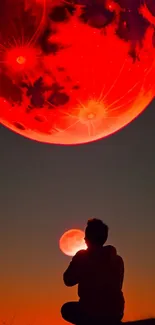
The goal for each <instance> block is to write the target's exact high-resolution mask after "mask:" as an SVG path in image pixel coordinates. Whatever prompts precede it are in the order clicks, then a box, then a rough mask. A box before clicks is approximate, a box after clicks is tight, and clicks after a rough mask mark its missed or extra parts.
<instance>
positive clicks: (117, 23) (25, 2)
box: [0, 0, 155, 145]
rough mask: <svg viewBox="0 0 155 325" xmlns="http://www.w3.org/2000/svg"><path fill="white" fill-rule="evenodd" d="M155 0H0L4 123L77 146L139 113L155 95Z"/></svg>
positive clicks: (0, 93) (35, 136) (27, 133)
mask: <svg viewBox="0 0 155 325" xmlns="http://www.w3.org/2000/svg"><path fill="white" fill-rule="evenodd" d="M147 1H148V0H146V3H147ZM151 1H152V0H149V3H152V7H151V6H147V5H146V3H145V5H143V6H140V1H124V0H113V1H112V0H96V2H95V1H92V0H72V1H71V0H68V1H61V0H53V1H52V0H51V1H49V0H17V1H14V0H6V1H5V2H4V3H3V1H2V3H1V2H0V123H1V124H3V125H4V126H6V127H7V128H9V129H10V130H12V131H14V132H16V133H18V134H20V135H22V136H24V137H27V138H29V139H33V140H36V141H40V142H44V143H52V144H63V145H72V144H80V143H87V142H91V141H95V140H98V139H101V138H104V137H106V136H108V135H110V134H112V133H114V132H116V131H118V130H119V129H121V128H122V127H124V126H125V125H127V124H128V123H130V122H131V121H132V120H133V119H135V118H136V117H137V116H138V115H139V114H140V113H141V112H142V111H143V110H144V109H145V108H146V107H147V106H148V104H149V103H150V102H151V101H152V99H153V98H154V94H155V78H154V75H155V32H154V26H155V18H153V17H154V16H153V11H151V10H153V9H154V7H153V6H154V4H153V2H151ZM126 3H129V5H128V6H127V5H126ZM152 8H153V9H152Z"/></svg>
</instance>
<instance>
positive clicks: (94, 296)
mask: <svg viewBox="0 0 155 325" xmlns="http://www.w3.org/2000/svg"><path fill="white" fill-rule="evenodd" d="M107 237H108V227H107V226H106V225H105V224H103V223H102V221H100V220H97V219H93V220H90V221H88V226H87V228H86V236H85V240H86V243H87V246H88V249H87V250H83V251H79V252H78V253H77V254H76V255H75V256H74V257H73V259H72V262H71V263H70V265H69V267H68V269H67V270H66V271H65V273H64V282H65V284H66V285H67V286H73V285H75V284H78V295H79V298H80V299H79V303H78V308H79V314H81V315H83V316H82V317H84V315H87V316H88V317H89V318H90V319H91V318H92V319H96V320H98V319H103V320H107V321H113V320H114V321H120V320H121V319H122V317H123V312H124V298H123V293H122V284H123V277H124V264H123V260H122V258H121V257H120V256H118V255H117V252H116V249H115V248H114V247H113V246H103V244H104V243H105V241H106V240H107ZM72 304H73V303H72ZM75 304H76V303H75ZM72 306H73V305H72ZM74 307H75V306H74ZM63 314H64V313H63ZM74 314H75V310H74ZM63 317H64V315H63ZM64 318H65V317H64ZM65 319H66V318H65ZM66 320H68V319H66ZM70 321H71V320H70ZM71 322H72V323H75V324H76V322H73V321H71Z"/></svg>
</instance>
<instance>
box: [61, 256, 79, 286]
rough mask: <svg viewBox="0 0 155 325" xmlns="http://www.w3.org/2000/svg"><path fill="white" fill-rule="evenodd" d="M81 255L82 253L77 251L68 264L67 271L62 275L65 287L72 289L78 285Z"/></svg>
mask: <svg viewBox="0 0 155 325" xmlns="http://www.w3.org/2000/svg"><path fill="white" fill-rule="evenodd" d="M81 255H83V251H79V252H78V253H77V254H76V255H75V256H74V257H73V258H72V261H71V262H70V264H69V266H68V268H67V270H66V271H65V272H64V274H63V280H64V283H65V285H66V286H67V287H72V286H74V285H76V284H78V283H79V280H80V273H81V268H82V265H81V257H82V256H81Z"/></svg>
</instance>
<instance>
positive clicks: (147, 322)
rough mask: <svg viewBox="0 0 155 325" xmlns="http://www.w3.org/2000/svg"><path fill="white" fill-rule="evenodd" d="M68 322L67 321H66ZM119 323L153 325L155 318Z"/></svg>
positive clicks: (90, 324) (122, 324)
mask: <svg viewBox="0 0 155 325" xmlns="http://www.w3.org/2000/svg"><path fill="white" fill-rule="evenodd" d="M68 324H69V323H68ZM76 325H108V324H103V323H102V324H101V323H95V324H94V323H87V324H86V323H85V324H84V323H83V324H82V323H81V324H76ZM110 325H118V324H110ZM121 325H155V318H148V319H141V320H136V321H130V322H121Z"/></svg>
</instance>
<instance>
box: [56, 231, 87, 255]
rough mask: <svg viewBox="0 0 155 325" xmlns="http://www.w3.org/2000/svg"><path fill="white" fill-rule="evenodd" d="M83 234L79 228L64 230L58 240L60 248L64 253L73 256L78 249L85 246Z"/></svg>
mask: <svg viewBox="0 0 155 325" xmlns="http://www.w3.org/2000/svg"><path fill="white" fill-rule="evenodd" d="M84 236H85V234H84V231H82V230H80V229H70V230H68V231H66V232H65V233H64V234H63V235H62V236H61V238H60V241H59V247H60V250H61V251H62V252H63V253H64V254H65V255H68V256H74V255H75V254H76V253H77V252H78V251H79V250H81V249H86V248H87V246H86V243H85V240H84Z"/></svg>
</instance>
